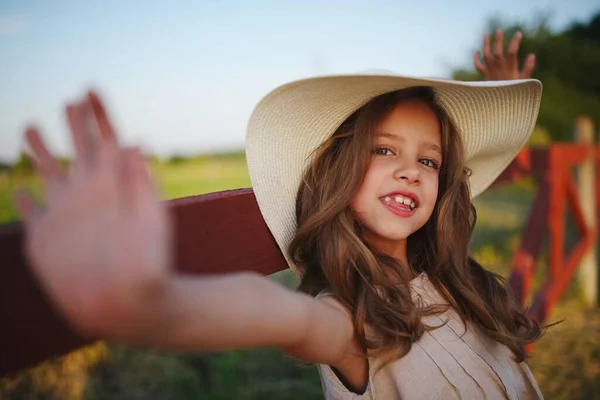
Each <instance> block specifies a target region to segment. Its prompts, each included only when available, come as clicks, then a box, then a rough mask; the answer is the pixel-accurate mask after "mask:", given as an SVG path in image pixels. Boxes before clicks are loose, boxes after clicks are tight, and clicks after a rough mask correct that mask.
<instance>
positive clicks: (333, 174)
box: [289, 87, 541, 362]
mask: <svg viewBox="0 0 600 400" xmlns="http://www.w3.org/2000/svg"><path fill="white" fill-rule="evenodd" d="M407 100H418V101H421V102H423V103H424V104H426V105H427V106H428V107H429V108H430V109H431V110H432V111H433V112H434V113H435V114H436V116H437V117H438V120H439V123H440V126H441V141H442V151H443V160H444V161H443V164H442V166H441V169H440V175H439V188H438V198H437V202H436V206H435V208H434V210H433V213H432V215H431V217H430V219H429V220H428V222H427V223H426V224H425V225H424V226H423V227H422V228H421V229H420V230H419V231H417V232H415V233H414V234H412V235H411V236H410V237H409V238H408V243H407V258H408V262H409V266H402V265H400V263H399V262H398V261H397V260H395V259H393V258H392V257H389V256H386V255H385V254H382V253H381V252H378V251H377V249H375V248H374V247H373V246H371V245H370V244H369V243H368V242H366V241H365V240H364V236H363V234H362V232H363V231H362V229H363V228H362V226H361V224H360V223H359V221H358V220H357V218H356V217H355V215H354V213H353V212H352V210H351V209H350V206H349V205H350V202H351V199H352V197H353V196H354V194H355V193H356V191H357V190H358V188H359V187H360V184H361V182H362V179H363V177H364V176H365V174H366V171H367V169H368V167H369V162H370V159H371V148H372V140H373V133H374V129H375V128H376V127H377V125H378V124H379V123H380V122H381V121H382V120H383V119H384V118H385V117H386V116H387V115H388V114H389V113H390V112H391V111H392V110H393V109H394V108H395V107H396V106H397V105H398V104H400V103H401V102H404V101H407ZM469 174H470V171H469V170H468V169H467V168H466V167H465V164H464V150H463V144H462V141H461V138H460V135H459V134H458V132H457V130H456V128H455V126H454V124H453V123H452V121H451V119H450V117H449V116H448V114H447V113H446V112H445V110H444V109H443V108H442V107H441V105H440V104H439V103H438V101H437V99H436V97H435V92H434V90H433V89H431V88H429V87H415V88H409V89H404V90H399V91H395V92H391V93H386V94H383V95H380V96H378V97H376V98H374V99H373V100H371V101H370V102H368V103H367V104H366V105H364V106H363V107H361V108H360V109H359V110H358V111H356V112H355V113H353V114H352V115H351V116H350V117H348V118H347V119H346V121H344V123H342V124H341V126H340V127H339V128H338V129H337V130H336V132H335V133H334V134H333V135H332V136H331V137H330V138H329V139H328V140H327V141H325V143H323V144H322V145H321V146H320V148H319V149H318V150H317V153H316V154H315V158H314V161H313V162H312V164H311V165H310V167H309V168H308V169H307V171H305V173H304V177H303V180H302V183H301V185H300V188H299V190H298V194H297V200H296V218H297V223H298V229H297V231H296V234H295V236H294V238H293V240H292V242H291V244H290V247H289V252H290V254H291V255H292V257H293V260H294V262H295V263H296V264H297V265H298V267H299V269H300V271H301V273H302V278H301V283H300V286H299V290H300V291H302V292H305V293H308V294H311V295H316V294H317V293H319V292H320V291H322V290H324V289H327V290H329V291H331V292H333V293H334V294H335V295H336V296H337V298H338V300H339V301H340V302H341V303H342V304H343V305H344V306H345V307H346V308H347V309H348V310H350V312H351V313H352V316H353V320H354V327H355V329H356V331H357V333H358V336H359V338H360V340H361V341H362V344H363V346H364V347H365V348H366V349H367V350H368V351H369V354H370V355H376V356H379V357H381V358H383V361H384V362H389V361H392V360H394V359H397V358H399V357H402V356H403V355H405V354H406V353H408V351H409V350H410V347H411V345H412V343H413V342H415V341H416V340H418V339H419V338H420V337H421V335H422V334H423V332H424V331H425V330H427V329H430V328H429V327H427V326H424V325H423V323H422V322H421V317H422V316H423V315H429V314H435V313H439V312H441V311H443V309H444V308H443V307H441V306H434V307H428V308H420V307H417V306H416V305H415V304H414V302H413V301H412V300H411V296H410V291H409V287H408V282H409V280H410V278H411V276H412V274H414V273H415V272H416V273H418V272H426V273H427V275H428V278H429V280H430V281H431V282H432V284H433V285H435V287H436V288H437V289H438V291H439V292H440V293H441V294H442V295H443V296H444V297H445V298H446V299H447V301H448V303H449V304H450V306H452V307H453V308H454V309H455V310H456V312H457V313H458V314H459V315H460V317H461V319H462V320H463V322H466V321H470V322H472V323H474V324H476V325H477V326H479V328H480V329H481V330H483V332H484V333H486V334H487V335H489V336H490V337H492V338H493V339H496V340H497V341H499V342H501V343H503V344H504V345H506V346H507V347H508V348H510V349H511V350H512V352H513V353H514V354H515V356H516V359H517V361H519V362H521V361H523V360H524V359H525V350H524V345H525V344H527V343H530V342H533V341H535V340H537V339H538V338H539V337H540V336H541V329H540V326H539V325H538V324H537V323H536V322H535V321H534V320H533V319H532V318H530V317H528V316H527V315H526V314H525V313H524V311H523V310H522V309H521V308H520V307H519V305H518V304H517V302H516V301H515V300H514V298H513V296H512V295H511V294H510V292H509V291H508V290H507V288H506V280H505V279H504V278H502V277H501V276H499V275H497V274H494V273H492V272H489V271H487V270H485V269H484V268H483V267H482V266H481V265H479V264H478V263H477V262H475V261H474V260H473V259H471V258H470V257H469V255H468V246H469V242H470V238H471V233H472V231H473V227H474V225H475V220H476V213H475V208H474V206H473V204H472V203H471V199H470V191H469ZM389 270H391V271H394V272H395V273H396V274H397V275H398V276H397V278H398V280H399V281H400V284H398V282H397V281H396V282H393V281H392V280H391V279H390V276H389V274H387V273H386V271H389ZM366 327H369V328H370V329H373V330H374V333H375V334H376V335H370V334H369V335H368V334H367V333H366V331H365V328H366Z"/></svg>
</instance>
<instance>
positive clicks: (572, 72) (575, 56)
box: [452, 13, 600, 141]
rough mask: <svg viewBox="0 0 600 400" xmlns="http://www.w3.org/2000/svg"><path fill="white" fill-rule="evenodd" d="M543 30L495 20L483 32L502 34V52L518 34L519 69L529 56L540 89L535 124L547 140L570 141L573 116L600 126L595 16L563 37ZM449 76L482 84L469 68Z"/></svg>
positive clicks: (599, 42) (542, 25)
mask: <svg viewBox="0 0 600 400" xmlns="http://www.w3.org/2000/svg"><path fill="white" fill-rule="evenodd" d="M548 25H549V24H548V19H547V18H541V19H539V20H538V21H537V22H535V23H533V24H530V25H527V24H519V23H507V22H504V21H500V20H494V21H491V22H490V24H489V28H488V32H490V33H492V32H494V31H495V29H496V28H502V29H503V30H504V42H505V48H506V47H507V46H508V43H509V41H510V40H511V38H512V36H513V34H514V33H515V32H517V31H518V30H520V31H522V32H523V35H524V36H523V40H522V43H521V49H520V52H519V62H520V65H522V63H523V60H524V58H525V57H526V56H527V55H528V54H530V53H534V54H535V55H536V69H535V71H534V73H533V78H536V79H539V80H541V81H542V83H543V85H544V91H543V96H542V105H541V109H540V114H539V119H538V124H539V125H540V126H541V127H543V128H544V129H546V130H547V131H548V132H549V134H550V137H551V138H552V140H557V141H570V140H572V139H573V133H572V130H573V122H574V120H575V118H576V117H577V116H579V115H581V114H586V115H589V116H590V117H591V118H592V119H593V120H594V122H595V125H596V126H600V74H598V71H600V38H599V34H598V31H599V30H600V28H599V26H600V13H598V14H597V15H596V16H595V17H593V18H592V19H591V21H590V22H589V23H579V24H575V25H574V26H573V27H571V28H569V29H567V30H565V31H563V32H552V31H551V29H550V28H549V26H548ZM477 47H478V48H479V47H480V45H478V46H477ZM452 76H453V77H454V78H455V79H460V80H465V81H474V80H481V79H483V78H482V76H481V74H479V72H477V71H475V70H473V69H471V68H469V69H464V68H460V69H456V70H455V71H454V72H453V74H452Z"/></svg>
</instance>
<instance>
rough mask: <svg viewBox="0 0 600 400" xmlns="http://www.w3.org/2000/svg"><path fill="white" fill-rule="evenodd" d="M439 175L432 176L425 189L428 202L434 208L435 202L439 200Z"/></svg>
mask: <svg viewBox="0 0 600 400" xmlns="http://www.w3.org/2000/svg"><path fill="white" fill-rule="evenodd" d="M438 184H439V181H438V176H437V175H435V176H431V177H430V179H428V182H427V185H426V190H425V192H426V193H425V196H426V198H427V204H428V205H429V208H431V209H433V208H434V207H435V203H436V201H437V196H438Z"/></svg>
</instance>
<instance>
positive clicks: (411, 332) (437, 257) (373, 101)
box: [17, 74, 542, 400]
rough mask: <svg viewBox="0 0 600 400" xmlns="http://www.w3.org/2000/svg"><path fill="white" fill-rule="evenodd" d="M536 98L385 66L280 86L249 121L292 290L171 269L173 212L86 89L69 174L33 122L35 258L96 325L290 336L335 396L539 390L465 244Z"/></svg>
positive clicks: (513, 312)
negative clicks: (481, 198)
mask: <svg viewBox="0 0 600 400" xmlns="http://www.w3.org/2000/svg"><path fill="white" fill-rule="evenodd" d="M540 96H541V85H540V83H539V82H538V81H534V80H521V81H513V82H499V83H482V82H478V83H470V84H469V83H461V82H453V81H441V80H431V79H416V78H406V77H400V76H396V75H392V74H390V75H385V76H371V75H350V76H337V77H322V78H313V79H306V80H302V81H297V82H293V83H290V84H287V85H284V86H282V87H280V88H278V89H276V90H274V91H273V92H271V93H270V94H269V95H267V96H266V97H265V98H264V99H263V100H262V101H261V102H260V103H259V104H258V105H257V107H256V109H255V111H254V113H253V115H252V117H251V119H250V122H249V126H248V136H247V158H248V167H249V171H250V176H251V179H252V185H253V188H254V192H255V194H256V198H257V201H258V204H259V207H260V209H261V212H262V214H263V217H264V219H265V221H266V223H267V225H268V227H269V229H270V230H271V232H272V234H273V236H274V237H275V239H276V241H277V243H278V245H279V246H280V248H281V250H282V252H283V254H284V255H285V257H286V259H287V260H288V263H289V265H290V268H291V269H292V270H293V271H294V272H295V273H296V274H297V275H298V276H299V277H300V279H301V284H300V288H299V289H300V290H299V291H297V292H294V291H289V290H287V289H285V288H283V287H281V286H280V285H278V284H276V283H274V282H272V281H270V280H268V279H266V278H264V277H261V276H257V275H256V274H253V273H239V274H230V275H226V276H211V277H189V276H180V275H177V274H176V273H175V272H173V271H172V270H171V269H170V262H171V240H172V238H171V231H170V220H169V216H168V214H167V211H166V209H165V208H164V206H163V205H162V203H160V202H159V201H158V198H157V195H156V191H155V189H154V188H153V186H152V182H151V180H150V179H149V176H148V174H147V172H146V170H145V167H144V164H143V160H142V157H141V156H140V153H139V151H137V150H136V149H128V148H121V147H120V146H119V144H118V141H117V137H116V135H115V132H114V130H113V129H112V127H111V124H110V123H109V120H108V118H107V116H106V113H105V111H104V108H103V106H102V104H101V102H100V100H99V99H98V97H97V96H96V95H95V94H93V93H91V94H89V95H88V96H87V98H86V99H85V100H84V101H83V102H81V103H79V104H74V105H71V106H69V107H68V108H67V115H68V119H69V122H70V126H71V131H72V133H73V138H74V143H75V148H76V152H77V160H76V166H75V170H74V174H73V176H72V177H71V178H66V177H65V176H64V175H63V174H62V172H61V171H60V169H59V167H58V164H57V163H56V161H54V160H53V158H52V157H51V155H50V154H49V152H48V150H47V149H46V147H45V145H44V144H43V142H42V140H41V137H40V135H39V134H38V132H37V131H36V130H35V129H34V128H32V129H29V130H28V132H27V138H28V142H29V145H30V147H31V148H32V151H33V152H34V154H35V157H36V159H37V161H38V164H39V167H40V171H41V173H42V176H43V178H44V180H45V182H46V184H47V194H48V205H47V209H46V210H45V212H40V211H37V210H36V207H35V206H34V204H33V202H32V201H31V199H30V198H29V197H28V196H26V195H22V196H20V197H19V198H18V202H17V203H18V205H19V208H20V210H21V212H22V214H23V216H24V218H25V222H26V225H27V232H28V237H27V239H28V241H27V246H28V254H29V255H30V257H31V259H32V266H33V267H34V269H35V272H36V274H37V276H38V278H39V280H40V282H41V283H42V285H43V286H44V287H45V289H46V290H47V292H48V293H49V295H50V297H51V298H52V300H53V301H54V302H55V304H56V305H57V307H58V308H59V309H60V310H61V311H62V312H63V313H64V315H65V317H66V318H68V320H69V321H70V322H71V323H72V324H73V326H74V327H76V328H77V329H79V330H80V331H81V332H83V333H86V334H90V335H94V336H100V337H104V338H108V339H111V340H117V341H121V342H125V343H134V344H138V345H149V346H157V347H162V348H169V349H183V350H190V351H202V350H210V349H233V348H247V347H263V346H273V347H278V348H280V349H281V350H283V351H285V352H286V353H288V354H290V355H293V356H295V357H298V358H300V359H302V360H305V361H308V362H312V363H316V364H318V366H319V371H320V374H321V379H322V382H323V389H324V392H325V397H326V398H327V399H378V400H382V399H400V398H402V399H459V398H460V399H483V398H491V399H498V398H508V399H538V398H542V395H541V393H540V391H539V389H538V387H537V384H536V382H535V380H534V378H533V376H532V374H531V372H530V371H529V369H528V367H527V365H526V364H525V362H524V359H525V352H524V345H525V344H526V343H530V342H532V341H534V340H536V339H537V338H538V337H539V336H540V328H539V326H538V325H537V324H536V323H535V322H534V321H533V320H531V319H530V318H528V317H527V316H526V315H525V314H524V313H523V311H522V310H520V309H519V307H518V305H517V304H516V303H515V302H514V300H513V299H512V297H511V296H510V295H509V293H508V292H507V290H506V289H505V287H504V285H503V283H504V282H503V280H502V279H501V278H500V277H498V276H496V275H494V274H492V273H490V272H488V271H486V270H485V269H483V268H482V267H481V266H480V265H478V264H477V263H476V262H474V261H473V260H472V259H470V258H469V256H468V244H469V240H470V235H471V232H472V228H473V225H474V223H475V212H474V208H473V205H472V202H471V201H472V198H473V197H474V196H476V195H478V194H479V193H481V192H482V191H483V190H485V189H486V188H487V187H488V186H489V185H490V184H491V183H492V182H493V181H494V180H495V178H496V177H497V176H498V175H499V174H500V172H501V171H502V170H503V169H504V168H505V167H506V166H507V165H508V163H510V161H511V160H512V159H513V158H514V156H515V155H516V154H517V153H518V151H519V150H520V148H521V147H522V146H523V145H524V144H525V143H526V141H527V139H528V137H529V135H530V133H531V131H532V130H533V127H534V124H535V120H536V117H537V111H538V107H539V103H540ZM91 122H93V123H94V124H91ZM89 210H94V212H93V213H90V212H89ZM232 246H235V243H232Z"/></svg>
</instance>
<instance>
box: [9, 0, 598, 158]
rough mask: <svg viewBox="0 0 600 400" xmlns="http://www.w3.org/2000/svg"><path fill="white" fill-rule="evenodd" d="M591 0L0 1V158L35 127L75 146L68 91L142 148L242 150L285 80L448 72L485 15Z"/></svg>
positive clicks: (63, 146)
mask: <svg viewBox="0 0 600 400" xmlns="http://www.w3.org/2000/svg"><path fill="white" fill-rule="evenodd" d="M597 11H600V4H598V2H597V0H571V1H569V2H567V1H566V0H546V1H543V0H529V1H525V0H505V1H500V0H497V1H488V0H479V1H478V0H453V1H443V0H430V1H414V0H413V1H400V0H396V1H384V0H373V1H366V0H363V1H358V0H346V1H342V0H329V1H326V0H322V1H313V0H294V1H283V0H281V1H275V0H270V1H267V0H265V1H246V2H244V1H234V0H196V1H168V2H167V1H133V0H121V1H113V0H104V1H79V0H70V1H67V0H54V1H50V0H45V1H29V0H19V1H7V0H0V60H1V61H0V160H6V161H13V160H14V159H16V157H17V155H18V153H19V151H20V149H21V148H22V145H23V143H22V130H23V128H24V126H25V125H26V124H27V123H29V122H35V123H37V124H39V125H40V126H41V127H42V128H43V131H44V133H45V134H46V135H47V137H48V140H49V142H50V146H51V148H52V149H53V150H54V151H56V152H58V153H60V154H63V155H70V154H71V143H70V141H69V136H68V131H67V129H66V124H65V120H64V114H63V107H64V105H65V103H66V101H68V100H70V99H74V98H76V97H78V96H80V95H81V94H82V93H84V91H85V90H86V89H87V88H90V87H93V88H97V89H99V91H100V92H101V93H102V94H103V95H104V97H105V99H106V101H107V103H108V106H109V109H110V111H111V113H112V115H113V117H114V120H115V123H116V125H117V127H118V128H119V131H120V132H121V136H122V137H123V138H124V140H125V141H126V142H127V143H139V144H142V145H143V146H144V147H145V148H146V149H147V150H148V151H151V152H154V153H157V154H159V155H161V156H167V155H169V154H173V153H180V154H191V153H199V152H209V151H219V150H228V149H242V148H243V144H244V134H245V126H246V122H247V119H248V117H249V115H250V113H251V111H252V107H253V106H254V104H255V103H256V102H257V101H258V100H259V99H260V98H261V97H262V96H263V95H265V94H266V93H267V92H268V91H270V90H271V89H273V88H274V87H276V86H277V85H280V84H282V83H285V82H287V81H290V80H293V79H298V78H303V77H308V76H314V75H323V74H337V73H352V72H358V71H361V70H367V69H389V70H393V71H395V72H398V73H402V74H408V75H415V76H430V77H431V76H435V77H448V76H449V73H450V71H451V69H452V68H453V67H456V66H469V65H470V64H471V59H472V54H473V51H474V50H475V49H476V48H478V46H480V42H481V38H482V34H483V32H484V29H485V27H486V25H487V23H488V21H489V19H490V18H491V17H500V18H502V19H505V20H509V21H531V20H533V19H534V18H535V16H536V15H539V14H540V13H550V15H551V22H552V26H554V27H555V28H557V29H560V28H563V27H565V26H567V25H569V24H570V23H571V22H573V21H575V20H578V21H585V22H587V21H588V20H589V18H590V17H591V15H592V14H593V13H595V12H597Z"/></svg>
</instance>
